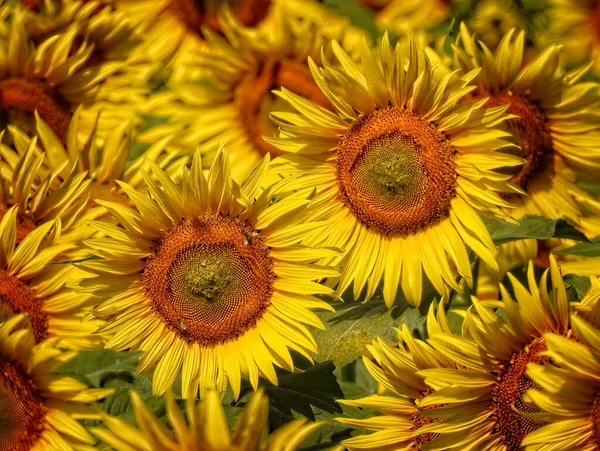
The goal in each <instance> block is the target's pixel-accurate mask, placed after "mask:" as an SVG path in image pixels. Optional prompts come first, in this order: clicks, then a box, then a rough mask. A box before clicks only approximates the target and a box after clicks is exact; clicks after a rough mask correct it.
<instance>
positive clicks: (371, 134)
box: [337, 107, 456, 235]
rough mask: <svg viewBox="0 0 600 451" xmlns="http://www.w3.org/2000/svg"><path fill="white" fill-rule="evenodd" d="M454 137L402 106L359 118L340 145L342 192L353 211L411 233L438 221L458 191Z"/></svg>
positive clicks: (383, 228)
mask: <svg viewBox="0 0 600 451" xmlns="http://www.w3.org/2000/svg"><path fill="white" fill-rule="evenodd" d="M454 153H455V152H454V150H453V148H452V145H451V144H450V141H449V140H448V139H447V138H446V137H445V136H444V134H442V133H440V132H439V131H438V130H437V129H436V127H435V125H434V124H432V123H431V122H429V121H427V120H425V119H423V118H422V117H420V116H419V115H417V114H415V113H413V112H411V111H407V110H402V109H399V108H393V107H390V108H386V109H383V110H378V111H375V112H374V113H373V114H371V115H369V116H365V117H363V118H362V119H360V120H359V121H357V122H356V123H355V124H354V125H353V126H352V127H351V128H350V130H349V132H348V133H347V134H346V135H345V136H344V137H343V138H342V140H341V142H340V144H339V146H338V148H337V156H338V158H337V180H338V184H339V188H340V194H341V196H342V198H343V200H344V202H345V203H346V205H347V206H348V207H349V208H350V209H351V211H352V212H353V213H354V215H355V216H356V217H357V218H358V219H359V220H360V221H362V222H363V223H364V224H365V225H367V226H368V227H373V228H375V229H377V230H379V231H380V232H381V233H384V234H391V235H408V234H411V233H415V232H417V231H419V230H422V229H424V228H426V227H427V226H429V225H432V224H435V223H437V222H439V220H440V219H442V218H443V217H444V216H445V215H446V214H447V213H448V211H449V209H450V202H451V201H452V199H453V198H454V197H455V194H456V164H455V161H454Z"/></svg>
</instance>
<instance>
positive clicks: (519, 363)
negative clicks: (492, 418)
mask: <svg viewBox="0 0 600 451" xmlns="http://www.w3.org/2000/svg"><path fill="white" fill-rule="evenodd" d="M545 350H546V344H545V343H544V342H543V341H536V342H534V343H533V344H531V345H530V346H528V347H526V348H525V349H524V350H523V351H521V352H519V353H518V354H515V355H514V356H513V359H512V360H511V362H510V363H509V364H507V365H506V367H505V368H504V369H503V370H502V371H501V372H500V374H499V375H498V382H497V383H496V385H495V386H494V390H493V394H492V396H493V400H494V407H495V410H496V428H495V430H496V433H498V434H499V435H500V437H501V438H502V442H503V443H504V445H505V446H506V449H507V451H518V450H520V449H521V442H522V441H523V438H525V436H526V435H527V434H529V433H530V432H532V431H535V430H536V429H537V428H539V427H540V426H542V425H543V424H544V423H543V422H541V421H536V420H532V419H529V418H525V417H524V416H522V415H520V414H519V413H518V412H523V413H535V412H540V409H539V408H538V407H537V406H536V405H535V404H534V403H532V402H526V401H524V400H523V396H524V395H525V394H526V393H527V391H528V390H530V389H532V388H533V389H535V388H540V386H539V385H537V384H536V383H535V382H533V380H531V378H530V377H529V376H527V374H526V369H527V364H528V363H541V364H545V363H548V362H549V360H550V359H549V358H548V357H543V356H541V355H540V353H541V352H543V351H545ZM515 409H516V411H515Z"/></svg>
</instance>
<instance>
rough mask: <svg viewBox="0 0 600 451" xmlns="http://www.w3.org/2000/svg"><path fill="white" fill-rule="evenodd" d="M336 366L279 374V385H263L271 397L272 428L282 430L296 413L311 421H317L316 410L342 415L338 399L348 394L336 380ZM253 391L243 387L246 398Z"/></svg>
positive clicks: (327, 363)
mask: <svg viewBox="0 0 600 451" xmlns="http://www.w3.org/2000/svg"><path fill="white" fill-rule="evenodd" d="M334 370H335V366H334V365H333V362H331V361H330V362H322V363H317V364H316V365H314V366H312V365H309V366H308V367H307V368H306V369H305V370H304V371H303V372H297V373H288V372H285V371H279V374H278V382H279V383H278V385H277V386H275V385H273V384H271V383H270V382H268V381H261V386H262V387H263V388H264V390H265V393H266V394H267V395H268V396H269V404H270V411H269V421H270V424H271V427H272V428H273V427H279V426H281V425H282V424H284V423H287V422H289V421H291V420H292V419H293V418H294V415H293V413H292V411H294V412H298V413H300V414H302V415H303V416H305V417H307V418H309V419H310V420H312V421H314V420H315V413H314V411H313V406H314V407H316V408H318V409H321V410H323V411H325V412H329V413H333V412H341V411H342V409H341V408H340V406H339V405H338V404H337V402H336V399H339V398H342V397H343V396H344V393H343V392H342V390H341V389H340V386H339V384H338V382H337V380H336V377H335V375H334V374H333V371H334ZM251 391H252V388H251V387H250V386H249V385H248V384H247V383H246V384H244V385H243V386H242V396H245V395H246V394H248V393H250V392H251Z"/></svg>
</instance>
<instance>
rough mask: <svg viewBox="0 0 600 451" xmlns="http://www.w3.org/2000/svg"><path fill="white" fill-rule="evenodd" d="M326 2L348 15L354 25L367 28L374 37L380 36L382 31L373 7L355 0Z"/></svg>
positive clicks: (341, 13) (342, 13)
mask: <svg viewBox="0 0 600 451" xmlns="http://www.w3.org/2000/svg"><path fill="white" fill-rule="evenodd" d="M324 3H325V4H326V5H327V6H329V7H330V8H332V9H335V10H336V11H337V12H338V13H339V14H340V15H342V16H346V17H347V18H348V20H349V21H350V23H351V24H352V25H354V26H356V27H358V28H362V29H363V30H366V31H367V32H368V33H369V34H370V35H371V36H372V37H373V39H377V38H378V37H379V35H380V31H379V28H377V25H376V23H375V12H374V11H373V10H372V9H370V8H368V7H366V6H364V5H361V4H359V3H357V2H356V1H354V0H325V2H324Z"/></svg>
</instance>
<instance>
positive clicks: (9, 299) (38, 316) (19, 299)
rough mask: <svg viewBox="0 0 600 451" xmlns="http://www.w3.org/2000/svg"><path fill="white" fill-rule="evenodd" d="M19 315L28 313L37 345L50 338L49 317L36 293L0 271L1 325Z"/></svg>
mask: <svg viewBox="0 0 600 451" xmlns="http://www.w3.org/2000/svg"><path fill="white" fill-rule="evenodd" d="M19 313H27V315H28V317H29V321H30V322H31V328H32V329H33V334H34V336H35V341H36V343H39V342H41V341H42V340H44V339H45V338H47V337H48V317H47V315H46V313H45V312H44V311H43V310H42V309H41V305H40V303H39V300H38V299H37V298H36V296H35V293H34V292H33V291H31V289H30V288H29V287H28V286H27V285H25V284H24V283H23V282H21V281H20V280H19V279H17V278H16V277H13V276H11V275H9V274H8V272H6V271H4V270H0V323H3V322H4V321H5V320H7V319H8V318H10V317H12V316H13V315H17V314H19Z"/></svg>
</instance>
